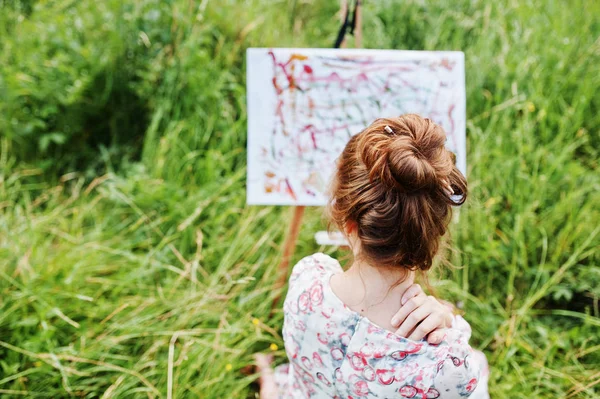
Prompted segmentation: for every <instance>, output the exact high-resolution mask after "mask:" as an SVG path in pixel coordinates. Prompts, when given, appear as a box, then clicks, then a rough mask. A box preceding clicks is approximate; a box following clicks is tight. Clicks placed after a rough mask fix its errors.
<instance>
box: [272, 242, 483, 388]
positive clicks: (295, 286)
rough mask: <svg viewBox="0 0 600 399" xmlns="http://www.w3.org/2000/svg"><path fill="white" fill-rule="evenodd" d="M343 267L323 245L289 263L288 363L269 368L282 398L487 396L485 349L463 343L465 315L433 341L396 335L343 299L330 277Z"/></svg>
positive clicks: (466, 332)
mask: <svg viewBox="0 0 600 399" xmlns="http://www.w3.org/2000/svg"><path fill="white" fill-rule="evenodd" d="M341 272H342V268H341V266H340V264H339V263H338V262H337V261H336V260H335V259H333V258H331V257H329V256H327V255H325V254H322V253H317V254H314V255H311V256H308V257H306V258H304V259H302V260H301V261H300V262H298V264H297V265H296V266H295V267H294V270H293V272H292V276H291V277H290V284H289V291H288V294H287V297H286V300H285V304H284V307H283V310H284V314H285V322H284V325H283V338H284V341H285V350H286V352H287V355H288V358H289V360H290V363H288V364H285V365H282V366H279V367H277V368H276V370H275V380H276V381H277V385H278V389H279V392H280V398H340V399H341V398H343V399H358V398H462V397H469V396H470V397H471V398H477V399H481V398H487V397H489V396H488V395H487V386H486V385H487V363H486V361H485V356H483V354H481V352H477V351H474V350H473V349H472V348H471V347H470V346H469V344H468V340H469V337H470V335H471V334H470V333H471V331H470V327H469V325H468V324H467V323H466V321H464V319H462V318H460V317H459V316H457V318H456V320H455V326H453V328H451V329H448V330H447V334H446V337H445V339H444V341H443V342H442V343H441V344H439V345H430V344H428V343H427V342H426V341H412V340H409V339H406V338H402V337H400V336H397V335H395V334H393V333H391V332H389V331H387V330H385V329H383V328H381V327H378V326H377V325H375V324H373V323H372V322H371V321H369V320H368V319H367V318H366V317H363V316H361V315H360V314H358V313H356V312H354V311H352V310H351V309H349V308H348V307H347V306H346V305H344V303H343V302H342V301H341V300H340V299H339V298H338V297H337V296H336V295H335V294H334V293H333V291H332V290H331V287H330V285H329V280H330V278H331V276H332V275H333V274H334V273H341ZM482 375H485V377H486V378H482V377H481V376H482ZM480 378H482V379H481V380H480ZM478 385H479V387H478Z"/></svg>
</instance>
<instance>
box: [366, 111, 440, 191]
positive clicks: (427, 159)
mask: <svg viewBox="0 0 600 399" xmlns="http://www.w3.org/2000/svg"><path fill="white" fill-rule="evenodd" d="M415 116H416V115H415ZM418 118H419V120H418V121H413V119H412V118H410V115H407V117H406V118H404V119H401V120H386V119H380V120H378V121H376V122H375V123H374V125H375V124H377V125H381V128H380V129H379V128H377V129H375V130H371V131H370V133H369V134H366V135H363V137H361V143H360V144H359V146H358V148H361V149H362V151H361V160H362V162H363V163H364V165H365V166H366V167H367V169H368V170H369V178H370V179H371V181H376V180H379V181H380V182H381V183H382V184H384V185H385V186H386V187H388V188H389V189H396V190H400V191H403V192H407V193H414V192H418V191H421V190H428V189H434V188H436V187H438V186H439V187H441V186H442V181H441V180H442V178H443V177H444V176H445V175H447V174H448V173H449V172H450V171H449V170H448V171H446V170H445V169H447V167H444V166H447V165H449V164H448V162H445V161H446V159H445V157H446V156H447V151H446V150H445V148H444V142H445V139H446V137H445V134H444V132H443V131H442V130H441V128H439V126H437V125H436V124H435V123H433V122H431V121H430V120H428V119H422V118H420V117H418ZM424 121H425V122H424Z"/></svg>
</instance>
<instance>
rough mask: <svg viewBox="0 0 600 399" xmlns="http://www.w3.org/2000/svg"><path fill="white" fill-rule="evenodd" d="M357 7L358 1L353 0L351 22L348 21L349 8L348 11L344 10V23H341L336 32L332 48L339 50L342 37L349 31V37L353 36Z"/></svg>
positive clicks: (342, 40)
mask: <svg viewBox="0 0 600 399" xmlns="http://www.w3.org/2000/svg"><path fill="white" fill-rule="evenodd" d="M359 5H360V0H355V1H354V8H353V9H352V21H350V20H349V18H350V7H348V9H347V10H346V15H345V16H344V22H343V23H342V26H340V30H339V32H338V35H337V38H336V39H335V44H334V45H333V48H340V46H341V45H342V43H343V42H344V37H345V36H346V32H348V31H350V32H349V33H350V34H351V35H353V34H354V28H356V10H357V9H358V6H359Z"/></svg>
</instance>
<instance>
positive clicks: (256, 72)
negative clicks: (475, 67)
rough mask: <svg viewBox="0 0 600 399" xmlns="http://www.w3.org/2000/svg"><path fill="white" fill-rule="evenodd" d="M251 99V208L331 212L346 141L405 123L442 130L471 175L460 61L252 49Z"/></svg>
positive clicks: (389, 53)
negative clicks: (428, 123) (332, 185)
mask: <svg viewBox="0 0 600 399" xmlns="http://www.w3.org/2000/svg"><path fill="white" fill-rule="evenodd" d="M247 89H248V91H247V96H248V98H247V100H248V176H247V202H248V203H249V204H255V205H258V204H264V205H325V204H326V203H327V189H328V186H329V181H330V179H331V176H332V173H333V172H334V170H335V161H336V158H337V157H338V156H339V154H340V153H341V152H342V150H343V149H344V146H345V145H346V143H347V142H348V140H349V139H350V137H352V136H353V135H355V134H357V133H359V132H360V131H361V130H363V129H364V128H365V127H366V126H368V125H369V124H370V123H371V122H373V121H374V120H375V119H377V118H380V117H394V116H399V115H402V114H405V113H417V114H420V115H421V116H424V117H428V118H430V119H432V120H433V121H435V122H436V123H438V124H440V125H441V126H442V127H443V128H444V130H445V131H446V134H447V136H448V139H447V143H446V146H447V148H448V149H450V150H451V151H453V152H454V153H455V154H456V162H457V166H458V167H459V169H460V170H461V171H462V172H463V173H465V168H466V153H465V152H466V149H465V118H466V115H465V107H466V105H465V73H464V54H463V53H462V52H457V51H440V52H430V51H395V50H360V49H283V48H273V49H268V48H251V49H248V52H247Z"/></svg>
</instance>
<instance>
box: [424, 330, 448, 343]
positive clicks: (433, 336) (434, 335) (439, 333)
mask: <svg viewBox="0 0 600 399" xmlns="http://www.w3.org/2000/svg"><path fill="white" fill-rule="evenodd" d="M445 335H446V329H445V328H438V329H437V330H434V331H433V332H430V333H429V335H427V342H428V343H430V344H432V345H437V344H441V343H442V341H443V340H444V337H445Z"/></svg>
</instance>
